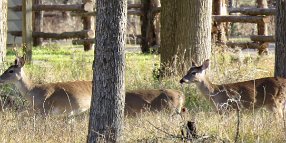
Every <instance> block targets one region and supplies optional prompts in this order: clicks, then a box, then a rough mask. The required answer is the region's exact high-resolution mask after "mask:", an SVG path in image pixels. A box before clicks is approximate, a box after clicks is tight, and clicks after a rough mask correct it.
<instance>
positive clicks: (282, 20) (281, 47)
mask: <svg viewBox="0 0 286 143" xmlns="http://www.w3.org/2000/svg"><path fill="white" fill-rule="evenodd" d="M285 33H286V1H285V0H277V1H276V26H275V40H276V42H275V76H276V77H284V78H285V77H286V36H285Z"/></svg>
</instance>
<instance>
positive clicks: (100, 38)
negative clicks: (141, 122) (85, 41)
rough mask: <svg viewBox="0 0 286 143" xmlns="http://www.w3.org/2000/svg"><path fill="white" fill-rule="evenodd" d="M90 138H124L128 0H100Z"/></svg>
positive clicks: (97, 7) (98, 4)
mask: <svg viewBox="0 0 286 143" xmlns="http://www.w3.org/2000/svg"><path fill="white" fill-rule="evenodd" d="M96 9H97V15H96V35H97V36H96V41H95V42H96V47H95V51H96V52H95V59H94V66H93V70H94V76H93V93H92V94H93V96H92V103H91V111H90V122H89V133H88V142H90V143H91V142H92V143H93V142H102V141H104V142H120V140H121V139H122V126H123V117H124V103H125V101H124V100H125V99H124V97H125V96H124V95H125V83H124V74H125V72H124V70H125V56H124V45H125V30H126V24H127V1H125V0H112V1H110V0H97V2H96Z"/></svg>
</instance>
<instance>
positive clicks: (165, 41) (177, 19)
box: [160, 0, 212, 76]
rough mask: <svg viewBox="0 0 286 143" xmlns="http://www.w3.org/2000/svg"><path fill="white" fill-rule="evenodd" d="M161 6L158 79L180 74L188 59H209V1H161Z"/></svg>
mask: <svg viewBox="0 0 286 143" xmlns="http://www.w3.org/2000/svg"><path fill="white" fill-rule="evenodd" d="M161 5H162V6H161V7H162V8H161V26H162V28H161V47H160V53H161V71H162V76H173V75H180V74H184V73H185V71H186V70H187V69H188V68H189V67H190V65H191V61H192V59H194V60H195V61H202V60H204V59H206V58H209V57H210V53H211V33H210V32H211V13H212V7H211V0H202V1H188V0H185V1H169V0H162V1H161ZM191 55H192V56H191Z"/></svg>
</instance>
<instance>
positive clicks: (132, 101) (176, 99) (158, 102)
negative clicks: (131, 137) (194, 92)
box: [125, 89, 185, 115]
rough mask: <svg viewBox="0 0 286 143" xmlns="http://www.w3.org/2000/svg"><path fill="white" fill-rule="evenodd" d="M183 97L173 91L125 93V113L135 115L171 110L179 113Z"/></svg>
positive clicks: (134, 91)
mask: <svg viewBox="0 0 286 143" xmlns="http://www.w3.org/2000/svg"><path fill="white" fill-rule="evenodd" d="M184 102H185V96H184V94H183V93H182V92H180V91H177V90H173V89H146V90H143V89H142V90H132V91H129V92H126V96H125V103H126V104H125V113H126V114H128V115H136V114H137V113H140V112H144V111H151V112H154V111H162V110H171V111H172V112H174V113H175V112H176V113H180V112H181V110H182V109H183V105H184Z"/></svg>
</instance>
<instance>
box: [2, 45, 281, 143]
mask: <svg viewBox="0 0 286 143" xmlns="http://www.w3.org/2000/svg"><path fill="white" fill-rule="evenodd" d="M212 55H213V57H212V59H211V61H212V62H211V71H209V72H208V75H209V77H210V79H211V81H213V82H214V83H217V84H221V83H231V82H238V81H244V80H250V79H255V78H261V77H267V76H273V71H274V69H273V67H274V55H267V56H263V57H260V56H257V55H256V54H253V53H244V54H243V56H242V57H239V58H238V57H237V54H233V53H232V52H221V51H218V50H217V51H214V52H213V54H212ZM14 58H15V57H14V52H13V51H10V50H8V52H7V63H6V65H5V67H8V65H9V63H12V62H13V60H14ZM92 61H93V51H90V52H83V51H82V49H79V48H77V47H72V46H71V47H60V46H58V45H49V46H47V47H36V48H35V49H34V50H33V63H32V64H31V65H27V66H25V71H26V73H27V74H28V76H29V77H30V78H31V79H32V80H33V81H34V82H35V83H47V82H57V81H68V80H91V79H92V69H91V67H92ZM156 64H157V65H158V64H159V56H158V55H149V54H139V53H128V54H126V88H127V90H132V89H138V88H143V89H144V88H174V89H178V90H181V91H183V92H184V93H185V95H186V100H187V102H186V105H185V106H186V107H187V108H188V109H189V113H187V114H185V115H184V119H182V118H180V117H177V116H176V117H171V116H170V115H169V114H168V113H165V112H162V113H158V114H154V113H143V114H142V115H139V116H138V117H135V118H125V119H124V120H125V125H124V132H123V135H124V142H182V140H180V139H178V138H176V137H174V136H180V134H181V129H185V124H186V122H187V121H195V123H196V126H197V131H198V135H199V136H205V137H207V138H206V139H203V138H201V139H198V140H196V141H195V142H234V141H235V136H236V130H237V127H236V125H237V120H238V119H239V121H240V127H239V129H240V132H239V135H240V136H239V140H238V142H285V140H286V139H285V137H286V136H285V133H286V132H285V127H284V123H283V121H277V120H275V119H274V117H273V115H272V114H271V113H268V112H267V111H265V110H264V109H261V110H259V111H258V112H257V113H252V112H250V113H243V114H241V115H240V116H239V118H238V117H237V116H236V113H235V112H234V113H231V114H230V115H218V114H217V113H215V112H213V110H212V109H211V108H210V105H209V103H208V101H206V100H205V98H204V97H202V96H200V94H199V93H198V91H197V89H196V87H195V86H194V85H190V86H183V87H181V86H180V85H179V82H178V81H179V79H180V77H172V78H169V79H165V80H163V81H160V82H159V81H157V80H155V79H154V78H153V75H152V71H153V70H154V68H156V66H155V65H156ZM0 95H1V96H9V97H14V98H15V99H16V101H17V103H15V106H16V105H17V108H15V107H14V108H8V109H6V110H5V111H3V112H1V114H0V124H1V128H0V132H1V134H0V142H24V143H25V142H27V143H29V142H85V141H86V137H87V130H88V119H89V118H88V113H86V114H84V115H82V116H80V117H76V119H75V121H74V122H73V123H68V120H67V119H66V118H62V117H47V118H42V117H39V116H34V115H29V116H26V115H22V114H24V113H25V111H26V109H27V108H26V106H25V105H26V101H25V100H24V99H22V98H21V97H20V96H19V93H18V92H17V90H16V89H15V88H14V87H13V86H11V85H4V86H3V85H1V86H0Z"/></svg>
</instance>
